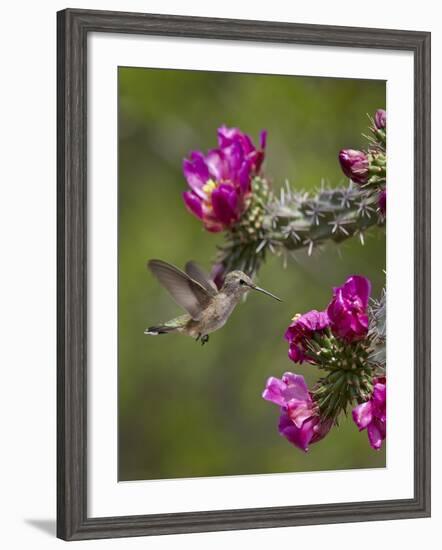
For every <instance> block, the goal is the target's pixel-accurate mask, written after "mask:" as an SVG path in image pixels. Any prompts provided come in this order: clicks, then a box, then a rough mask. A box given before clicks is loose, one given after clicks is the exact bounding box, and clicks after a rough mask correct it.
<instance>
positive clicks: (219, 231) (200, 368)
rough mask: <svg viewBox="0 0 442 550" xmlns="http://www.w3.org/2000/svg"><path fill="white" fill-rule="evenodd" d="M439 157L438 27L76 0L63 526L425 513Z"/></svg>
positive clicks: (65, 239) (61, 157)
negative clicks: (142, 9)
mask: <svg viewBox="0 0 442 550" xmlns="http://www.w3.org/2000/svg"><path fill="white" fill-rule="evenodd" d="M387 135H388V140H387ZM429 156H430V34H429V33H425V32H418V31H401V30H383V29H367V28H348V27H347V28H345V27H328V26H318V25H298V24H288V23H275V22H272V23H270V22H262V21H241V20H224V19H207V18H196V17H177V16H166V15H150V14H135V13H117V12H103V11H89V10H71V9H69V10H64V11H62V12H59V13H58V478H57V480H58V520H57V525H58V536H59V537H60V538H63V539H65V540H80V539H91V538H106V537H124V536H139V535H157V534H168V533H188V532H198V531H216V530H228V529H230V530H231V529H248V528H261V527H262V528H264V527H279V526H291V525H307V524H319V523H335V522H350V521H367V520H379V519H395V518H413V517H424V516H428V515H429V514H430V359H429V358H430V162H429ZM387 173H388V174H387ZM387 380H388V383H387ZM387 423H388V435H387Z"/></svg>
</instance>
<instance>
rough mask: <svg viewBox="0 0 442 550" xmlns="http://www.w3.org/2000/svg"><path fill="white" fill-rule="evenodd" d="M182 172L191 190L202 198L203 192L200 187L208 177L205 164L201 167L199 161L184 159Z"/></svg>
mask: <svg viewBox="0 0 442 550" xmlns="http://www.w3.org/2000/svg"><path fill="white" fill-rule="evenodd" d="M183 172H184V176H185V178H186V180H187V183H188V184H189V187H190V188H191V189H192V191H194V192H195V193H196V194H197V195H198V196H199V197H201V198H204V197H205V194H204V191H203V190H202V187H203V186H204V185H205V183H206V182H207V180H208V179H209V172H208V170H207V166H205V165H204V167H203V166H202V165H201V164H200V162H199V161H197V162H196V163H195V162H193V161H192V160H189V159H184V160H183Z"/></svg>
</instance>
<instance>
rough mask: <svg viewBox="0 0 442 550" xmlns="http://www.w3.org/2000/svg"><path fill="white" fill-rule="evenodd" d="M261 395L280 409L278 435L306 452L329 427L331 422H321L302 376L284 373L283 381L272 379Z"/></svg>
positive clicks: (324, 434)
mask: <svg viewBox="0 0 442 550" xmlns="http://www.w3.org/2000/svg"><path fill="white" fill-rule="evenodd" d="M262 396H263V398H264V399H265V400H266V401H270V402H272V403H275V404H276V405H278V406H279V407H281V415H280V418H279V424H278V429H279V433H280V434H281V435H282V436H284V437H285V438H286V439H287V440H288V441H289V442H290V443H292V445H294V446H295V447H298V448H299V449H301V450H303V451H305V452H307V451H308V448H309V445H310V444H312V443H316V442H317V441H320V440H321V439H323V438H324V437H325V436H326V435H327V434H328V432H329V431H330V428H331V427H332V421H331V420H330V419H327V420H323V419H321V417H320V415H319V411H318V407H317V405H316V403H315V402H314V400H313V399H312V396H311V394H310V392H309V391H308V387H307V384H306V383H305V380H304V377H303V376H300V375H298V374H293V373H291V372H286V373H285V374H284V375H283V377H282V379H279V378H274V377H273V376H272V377H270V378H269V379H268V380H267V384H266V387H265V390H264V392H263V394H262Z"/></svg>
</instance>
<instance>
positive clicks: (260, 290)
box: [250, 285, 282, 302]
mask: <svg viewBox="0 0 442 550" xmlns="http://www.w3.org/2000/svg"><path fill="white" fill-rule="evenodd" d="M250 288H253V290H257V291H258V292H262V293H263V294H267V296H270V297H271V298H275V300H278V302H282V300H281V298H278V296H275V295H274V294H272V293H271V292H269V291H268V290H264V289H263V288H261V287H259V286H255V285H254V286H250Z"/></svg>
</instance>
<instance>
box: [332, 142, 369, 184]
mask: <svg viewBox="0 0 442 550" xmlns="http://www.w3.org/2000/svg"><path fill="white" fill-rule="evenodd" d="M339 163H340V164H341V168H342V171H343V172H344V174H345V175H346V176H347V177H348V178H350V179H351V180H352V181H354V182H355V183H359V184H364V183H367V181H368V177H369V173H368V168H369V162H368V157H367V155H366V154H365V153H364V152H363V151H356V150H354V149H342V150H341V151H340V152H339Z"/></svg>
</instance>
